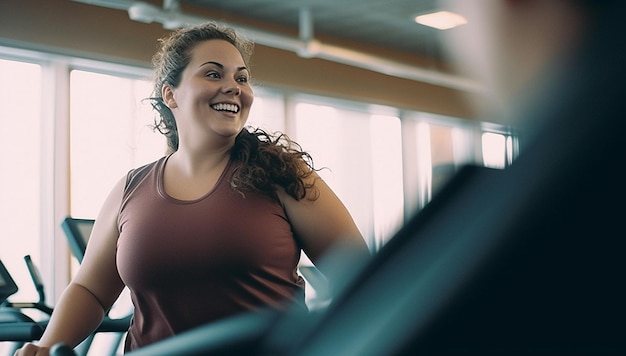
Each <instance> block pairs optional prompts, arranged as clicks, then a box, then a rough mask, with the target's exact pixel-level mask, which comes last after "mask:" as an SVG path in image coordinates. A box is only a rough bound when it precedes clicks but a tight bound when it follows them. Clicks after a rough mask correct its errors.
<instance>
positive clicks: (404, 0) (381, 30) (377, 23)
mask: <svg viewBox="0 0 626 356" xmlns="http://www.w3.org/2000/svg"><path fill="white" fill-rule="evenodd" d="M185 3H186V4H191V5H193V6H198V7H202V8H207V9H210V10H212V11H219V12H221V13H224V15H228V16H232V17H241V18H250V19H253V20H255V21H259V22H265V23H270V24H273V25H280V26H284V27H287V28H291V29H295V30H297V29H298V26H299V11H300V9H301V8H308V9H309V10H310V13H311V16H312V20H313V32H314V37H316V36H319V35H323V36H324V37H328V38H337V39H341V40H349V41H356V42H359V43H364V44H368V45H374V46H377V47H382V48H387V49H391V50H398V51H402V52H407V53H410V54H417V55H425V56H427V57H434V58H436V59H443V57H444V56H443V53H442V50H441V46H440V41H439V39H438V36H437V35H438V33H439V30H435V29H433V28H430V27H426V26H423V25H420V24H417V23H415V22H414V21H413V18H414V17H415V15H416V14H418V13H424V12H429V11H431V10H434V9H435V8H436V3H437V1H436V0H382V1H381V0H183V1H181V4H182V5H185Z"/></svg>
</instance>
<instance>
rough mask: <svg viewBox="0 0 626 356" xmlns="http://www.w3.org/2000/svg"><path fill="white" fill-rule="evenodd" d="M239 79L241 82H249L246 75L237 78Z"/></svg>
mask: <svg viewBox="0 0 626 356" xmlns="http://www.w3.org/2000/svg"><path fill="white" fill-rule="evenodd" d="M237 81H238V82H239V83H247V82H248V77H245V76H242V77H239V78H237Z"/></svg>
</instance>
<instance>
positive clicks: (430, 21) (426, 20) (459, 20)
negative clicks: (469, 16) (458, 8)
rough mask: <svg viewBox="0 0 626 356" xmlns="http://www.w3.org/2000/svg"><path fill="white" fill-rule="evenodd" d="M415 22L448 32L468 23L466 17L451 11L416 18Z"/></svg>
mask: <svg viewBox="0 0 626 356" xmlns="http://www.w3.org/2000/svg"><path fill="white" fill-rule="evenodd" d="M415 22H417V23H419V24H422V25H425V26H430V27H434V28H436V29H439V30H447V29H450V28H453V27H457V26H461V25H464V24H466V23H467V20H466V19H465V17H463V16H461V15H459V14H455V13H453V12H449V11H438V12H432V13H429V14H422V15H417V16H415Z"/></svg>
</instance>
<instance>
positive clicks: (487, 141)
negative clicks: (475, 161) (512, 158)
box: [482, 132, 506, 168]
mask: <svg viewBox="0 0 626 356" xmlns="http://www.w3.org/2000/svg"><path fill="white" fill-rule="evenodd" d="M505 147H506V142H505V137H504V135H501V134H497V133H492V132H485V133H484V134H483V135H482V149H483V161H484V164H485V167H492V168H504V167H505V158H506V155H505V152H506V151H505Z"/></svg>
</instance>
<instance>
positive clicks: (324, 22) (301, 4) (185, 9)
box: [73, 0, 481, 91]
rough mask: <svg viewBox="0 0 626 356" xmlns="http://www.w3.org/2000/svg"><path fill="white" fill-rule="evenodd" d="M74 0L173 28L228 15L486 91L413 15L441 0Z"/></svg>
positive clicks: (326, 55)
mask: <svg viewBox="0 0 626 356" xmlns="http://www.w3.org/2000/svg"><path fill="white" fill-rule="evenodd" d="M73 1H77V2H84V3H89V4H92V5H98V6H105V7H112V8H117V9H125V10H127V11H128V13H129V16H130V18H131V19H133V20H136V21H142V22H146V23H150V22H155V21H156V22H161V23H162V24H163V26H164V27H166V28H170V29H171V28H176V27H180V26H182V25H184V24H192V23H199V22H203V21H206V19H207V18H209V19H213V20H218V21H225V22H227V23H228V24H230V25H232V26H233V27H235V28H237V29H239V30H244V32H245V31H247V32H252V33H253V35H254V36H252V39H253V40H254V41H255V42H256V43H257V44H260V45H265V46H271V47H276V48H280V49H283V50H290V51H294V52H297V53H298V55H300V56H302V57H307V58H313V57H316V58H320V59H325V60H329V61H335V62H338V63H342V64H346V65H351V66H355V67H360V68H364V69H368V70H372V71H376V72H380V73H383V74H386V75H392V76H396V77H400V78H403V79H409V80H415V81H420V82H425V83H430V84H434V85H439V86H443V87H449V88H453V89H457V90H464V91H477V90H481V86H480V85H479V84H478V83H476V82H475V81H473V80H471V79H468V78H465V77H463V76H460V75H458V74H455V73H454V70H451V69H450V67H451V66H449V65H447V63H448V61H447V60H446V55H445V51H444V50H443V46H442V41H441V38H440V36H441V34H442V31H440V30H436V29H433V28H430V27H427V26H424V25H420V24H417V23H415V21H414V20H413V19H414V18H415V16H416V15H417V14H423V13H427V12H432V11H434V10H438V8H437V4H438V1H437V0H143V1H142V0H73ZM207 14H209V15H207ZM251 24H253V25H251ZM168 26H169V27H168ZM269 29H272V30H269ZM277 29H278V31H277ZM285 33H288V34H287V35H286V34H285ZM356 47H358V48H356ZM364 48H367V49H364Z"/></svg>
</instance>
